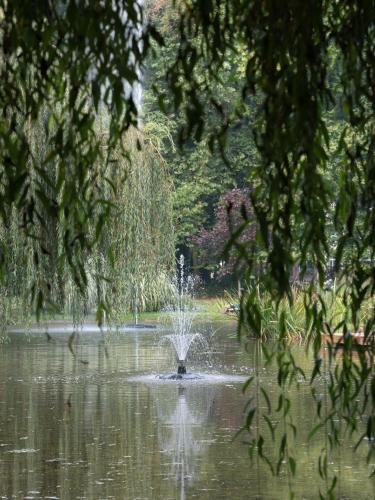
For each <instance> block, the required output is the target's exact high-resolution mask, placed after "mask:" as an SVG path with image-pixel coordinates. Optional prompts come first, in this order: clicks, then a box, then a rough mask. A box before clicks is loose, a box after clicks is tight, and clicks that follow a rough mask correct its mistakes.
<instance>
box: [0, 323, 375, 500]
mask: <svg viewBox="0 0 375 500" xmlns="http://www.w3.org/2000/svg"><path fill="white" fill-rule="evenodd" d="M200 331H201V332H204V334H206V335H207V336H208V337H212V338H210V344H211V346H212V351H213V352H212V356H211V367H210V366H204V365H203V366H202V365H200V367H199V369H200V370H201V371H205V372H209V373H211V374H214V375H215V376H212V377H207V379H203V380H199V381H198V382H197V381H195V382H188V381H187V382H183V381H182V382H181V381H174V382H173V383H171V382H170V381H168V382H166V383H163V382H158V383H154V380H155V378H154V376H153V375H154V374H156V373H158V372H168V371H171V370H173V366H171V355H170V353H169V352H167V351H168V349H166V347H165V346H164V347H162V348H161V349H160V348H158V344H159V340H160V338H161V337H162V336H163V335H165V334H166V333H168V332H166V331H165V327H164V329H163V328H157V329H156V330H147V331H141V330H140V331H129V332H116V333H113V334H111V333H107V334H105V335H103V334H100V333H97V332H95V331H91V332H89V331H88V332H83V333H81V334H80V335H79V338H78V341H77V344H76V345H75V353H76V356H75V357H74V356H73V355H72V353H71V352H70V351H69V349H68V345H67V344H68V338H69V334H68V333H66V332H65V333H64V332H60V333H59V332H58V329H57V330H56V331H55V330H54V331H52V332H51V338H52V340H51V341H49V342H47V340H46V336H45V335H44V334H42V333H38V332H34V333H32V334H30V335H26V334H23V333H13V334H10V335H9V342H8V343H6V344H3V345H1V346H0V394H1V398H0V497H1V498H51V499H52V498H61V499H75V498H77V499H78V498H81V499H82V498H88V499H92V498H98V499H110V498H115V499H123V498H124V499H132V500H133V499H142V500H143V499H184V498H186V499H189V498H199V499H227V498H233V499H248V498H259V499H260V498H262V499H284V498H288V497H289V487H288V477H287V475H286V473H285V472H282V473H281V475H280V477H273V476H272V475H271V473H270V471H269V469H268V467H267V466H266V465H265V464H264V463H263V462H260V461H259V460H257V459H254V461H253V462H251V461H250V460H249V456H248V448H247V446H246V444H245V443H244V441H246V435H245V434H243V435H241V436H240V437H238V438H237V439H233V438H234V436H235V434H236V432H237V431H238V430H239V429H240V427H241V425H242V424H243V418H244V412H243V410H244V405H245V403H246V400H247V397H245V396H244V395H243V394H242V390H241V387H242V382H241V377H244V376H249V375H252V374H254V373H255V372H256V371H257V370H258V368H259V367H258V363H257V359H259V351H258V349H257V347H256V344H250V346H249V348H248V352H246V351H245V349H244V348H243V346H241V345H239V343H238V342H237V339H236V333H235V332H236V327H235V324H234V323H232V322H230V321H229V322H226V323H223V324H217V325H211V326H207V325H203V326H201V327H200ZM213 332H215V333H214V335H213V336H212V333H213ZM295 349H296V356H297V357H298V360H299V362H300V363H301V365H303V366H304V367H305V368H306V367H308V365H309V361H308V359H307V358H306V356H305V353H304V350H303V349H302V348H299V347H296V348H295ZM200 362H201V361H200ZM189 368H190V369H194V366H190V367H189ZM197 369H198V368H197ZM259 370H260V371H259V377H260V379H261V381H262V384H263V385H264V386H266V387H267V389H268V390H269V391H270V394H271V401H273V399H275V400H276V397H277V387H276V386H275V372H274V369H273V368H267V369H259ZM216 375H220V377H219V376H216ZM322 387H323V385H322ZM322 390H323V389H322ZM290 396H291V397H292V399H293V400H294V410H293V411H294V418H295V420H296V421H298V425H299V428H301V429H302V434H301V438H300V439H299V441H298V442H296V445H295V449H294V450H293V451H294V456H295V457H296V460H297V476H296V478H295V479H293V480H292V483H293V491H294V492H295V494H296V498H298V499H300V498H306V499H310V498H311V499H313V498H317V497H318V491H319V488H321V490H322V491H324V483H323V481H322V480H321V479H320V478H319V475H318V473H317V457H318V455H319V453H320V451H321V448H322V447H323V446H324V436H322V435H319V433H318V434H317V435H315V436H314V438H313V440H312V441H311V442H309V443H308V442H307V434H308V432H309V431H310V430H311V428H312V427H313V425H314V418H315V417H314V411H315V410H314V408H313V406H312V402H311V398H310V396H309V389H308V387H307V386H305V385H304V384H301V386H300V387H299V389H297V388H292V389H291V394H290ZM261 404H262V405H263V404H265V403H264V402H262V403H261ZM263 430H264V429H263ZM269 446H270V447H272V445H271V444H269ZM366 453H367V450H366V446H364V447H362V448H360V449H359V450H358V451H357V452H356V453H355V454H354V452H353V443H352V442H349V441H348V445H347V446H342V447H341V450H340V453H337V454H336V455H333V456H331V457H330V462H331V465H330V467H331V469H332V471H334V472H335V473H336V474H337V475H338V478H339V480H338V484H337V486H336V490H335V497H337V498H361V499H367V498H368V499H372V498H374V497H375V487H374V482H373V479H369V473H370V472H371V469H370V467H369V465H367V464H366V461H365V456H366Z"/></svg>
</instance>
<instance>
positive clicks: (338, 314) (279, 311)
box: [3, 287, 375, 342]
mask: <svg viewBox="0 0 375 500" xmlns="http://www.w3.org/2000/svg"><path fill="white" fill-rule="evenodd" d="M292 290H293V297H292V298H293V301H292V303H291V304H290V303H288V300H287V299H283V300H282V301H281V302H280V304H279V306H278V307H277V305H276V302H275V300H274V299H273V298H272V297H271V296H270V294H269V293H265V292H261V291H260V290H259V288H257V289H255V290H253V291H252V292H250V291H249V292H248V293H252V295H251V300H252V301H253V303H254V305H257V306H258V307H259V308H260V310H261V311H262V317H261V318H260V322H261V329H260V331H261V337H262V338H263V339H266V340H267V339H269V340H271V339H273V338H277V336H278V334H279V325H280V319H281V318H282V320H283V321H284V324H285V328H286V330H285V338H286V340H288V341H298V342H303V341H305V340H308V339H309V330H310V329H309V324H308V320H307V319H306V316H305V308H304V300H305V294H304V293H303V292H301V291H300V290H299V289H298V288H297V287H293V289H292ZM245 295H246V292H245ZM320 296H321V297H322V296H324V297H323V298H324V301H325V304H327V318H328V321H327V322H326V324H325V325H324V331H323V332H322V333H323V334H324V335H325V337H326V340H327V339H328V338H329V336H330V335H329V332H331V333H332V334H333V337H332V338H333V339H338V337H339V336H340V335H342V333H343V332H342V331H341V330H340V324H341V323H342V322H343V320H344V319H346V320H348V318H350V316H349V315H350V311H349V309H348V307H347V306H346V305H345V299H344V296H343V293H341V292H336V291H335V290H329V291H323V292H322V293H321V294H320ZM239 303H240V300H239V298H238V295H237V294H236V293H231V292H228V291H225V290H224V291H223V293H222V294H221V295H216V296H213V297H209V296H202V297H199V298H195V299H193V301H192V310H193V311H194V313H195V316H194V320H195V321H199V322H205V321H228V322H230V321H231V322H233V323H234V322H236V323H237V320H238V318H239V315H240V312H239V311H235V312H229V313H228V312H227V310H228V306H229V305H230V304H232V305H237V304H239ZM374 305H375V299H369V300H367V301H366V302H365V303H364V304H363V307H362V309H361V313H360V325H363V324H365V322H366V319H367V318H368V317H369V316H370V315H371V314H373V310H374ZM248 307H249V306H248V304H247V306H246V307H244V308H243V312H242V314H244V315H245V316H246V315H247V314H249V310H248ZM317 307H318V308H319V307H320V306H319V301H318V299H317ZM168 315H169V311H168V310H160V311H149V312H139V314H138V323H145V324H156V325H157V324H163V323H165V321H166V320H167V318H168ZM72 322H73V324H74V323H76V324H77V325H80V324H97V321H96V318H95V315H94V314H88V315H86V316H85V317H84V318H80V319H79V320H77V321H75V319H74V317H73V316H72V315H68V314H44V315H42V316H41V318H40V321H39V323H38V322H35V320H34V318H32V317H30V318H23V320H22V321H21V322H13V323H12V324H11V325H8V328H7V330H12V329H15V328H19V327H22V326H26V329H29V328H33V327H36V326H39V327H40V326H43V325H45V326H58V325H65V324H66V325H68V324H72ZM133 323H134V314H133V313H132V312H127V313H125V314H122V315H121V316H119V317H118V321H116V322H112V324H113V325H115V324H117V325H125V324H127V325H129V324H133ZM108 324H111V323H110V322H109V323H108ZM350 333H351V334H353V333H357V334H358V333H360V334H363V329H362V328H361V327H360V328H359V330H357V331H356V332H354V331H353V332H350ZM3 334H6V331H5V332H3ZM246 334H247V336H248V338H251V337H255V336H254V335H253V332H252V331H251V328H248V330H247V331H246ZM362 336H363V335H362Z"/></svg>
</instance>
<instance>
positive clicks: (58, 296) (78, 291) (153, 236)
mask: <svg viewBox="0 0 375 500" xmlns="http://www.w3.org/2000/svg"><path fill="white" fill-rule="evenodd" d="M96 121H97V124H96V128H95V134H97V136H98V137H99V138H100V139H101V146H100V147H101V148H102V149H105V148H106V147H107V146H106V136H107V135H108V128H107V127H105V126H103V123H106V124H107V123H108V115H107V113H105V112H104V110H103V109H102V110H101V112H100V113H99V115H98V117H97V119H96ZM19 126H20V127H24V133H25V135H26V136H27V138H28V144H29V146H30V152H31V154H32V156H33V164H32V166H30V167H29V168H30V170H29V180H30V184H29V187H28V194H29V195H30V196H32V197H33V199H34V200H35V207H34V208H33V214H34V217H35V220H33V225H32V233H27V234H25V232H24V228H23V226H22V223H20V219H19V214H18V213H17V210H16V208H15V207H14V208H13V210H12V211H11V213H9V216H8V217H7V223H6V224H4V223H3V224H2V225H1V228H0V230H1V233H0V245H1V247H2V249H3V259H4V274H3V280H2V282H1V292H2V293H1V295H0V304H1V306H0V307H1V315H2V326H3V328H5V327H6V326H7V324H9V322H12V321H13V322H14V321H17V322H20V321H21V322H25V321H27V320H29V319H30V318H31V316H32V314H33V312H34V311H35V308H36V307H40V306H41V305H43V307H44V308H45V309H46V310H49V311H50V312H60V313H62V312H65V313H67V314H69V315H72V316H73V319H74V320H75V321H80V320H82V319H83V318H84V317H85V316H86V315H88V314H89V313H92V312H95V311H96V312H97V317H98V320H100V321H103V319H104V316H106V319H107V320H108V321H110V320H113V321H115V320H117V321H119V320H120V319H121V317H122V316H123V315H124V314H125V313H127V312H129V311H134V310H136V311H144V310H155V309H158V308H160V307H161V306H162V305H163V304H165V303H166V302H167V301H168V300H169V298H170V296H171V292H172V290H171V285H170V283H171V273H172V270H173V267H174V238H173V227H172V216H171V182H170V176H169V173H168V172H167V170H166V167H165V165H164V163H163V160H162V158H161V157H160V155H159V153H158V152H157V150H156V149H155V148H154V147H153V146H152V138H151V137H149V138H148V137H147V135H145V134H144V133H142V132H140V131H137V130H135V129H132V130H128V131H127V132H125V133H124V134H123V138H122V143H121V144H120V145H119V147H118V148H116V149H114V150H113V151H112V153H111V157H110V158H109V159H108V162H107V163H104V164H100V163H99V160H96V163H97V165H96V164H95V165H94V166H93V168H92V169H91V170H90V172H89V175H88V176H87V179H86V180H85V182H86V183H87V186H88V189H89V186H90V185H91V184H92V183H98V184H106V187H105V188H104V189H103V199H102V200H101V202H100V203H99V210H100V211H99V213H98V214H97V217H98V219H97V224H93V221H92V220H91V219H90V220H89V221H88V235H89V237H90V238H91V241H92V242H93V246H92V248H91V250H90V251H86V253H85V261H86V262H85V267H84V268H83V267H81V266H78V272H79V274H75V273H76V272H77V271H76V267H75V266H72V265H70V262H69V259H70V258H72V257H71V256H69V255H68V256H66V255H65V254H64V237H66V233H65V231H64V228H65V226H66V220H65V217H64V213H61V214H60V215H59V217H57V218H55V217H53V216H49V215H48V213H47V214H44V212H43V211H44V209H45V204H47V202H48V200H49V199H50V197H51V195H52V194H53V188H54V186H55V183H56V181H57V178H58V176H59V166H58V164H57V163H56V162H55V161H53V158H52V159H51V161H48V162H46V161H45V159H46V158H48V157H49V152H50V147H49V141H50V137H49V128H54V127H55V124H54V122H53V120H52V121H51V115H50V114H49V113H48V111H47V110H46V109H44V110H43V112H41V113H40V114H39V116H38V119H37V120H35V121H31V120H29V121H27V122H26V123H22V120H21V121H20V123H19ZM65 196H66V197H67V198H66V200H65V203H69V193H65ZM58 201H59V202H60V203H61V202H62V200H60V199H59V200H58ZM97 210H98V207H97ZM109 211H110V215H109ZM102 225H103V227H102ZM94 243H95V244H94ZM40 249H41V250H42V251H41V252H39V250H40ZM37 301H43V304H39V305H38V304H37Z"/></svg>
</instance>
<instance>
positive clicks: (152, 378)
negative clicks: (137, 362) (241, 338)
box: [128, 255, 246, 385]
mask: <svg viewBox="0 0 375 500" xmlns="http://www.w3.org/2000/svg"><path fill="white" fill-rule="evenodd" d="M178 267H179V272H178V273H177V278H176V281H175V289H176V297H175V301H174V303H173V305H171V306H170V307H169V308H168V310H167V311H168V313H169V314H168V319H169V320H168V326H167V327H168V329H170V330H172V333H168V334H166V335H164V336H163V337H162V338H161V339H160V340H159V343H158V347H159V353H158V356H157V359H159V360H164V361H166V356H165V354H166V351H167V350H168V351H169V352H170V355H173V358H174V361H173V362H174V363H175V366H176V369H175V371H173V372H172V373H171V372H169V373H161V374H160V373H158V374H157V375H155V374H143V375H135V376H132V377H130V378H129V379H128V380H130V381H134V382H146V383H159V382H160V383H165V382H171V383H173V382H174V381H178V382H185V381H186V382H189V381H192V382H193V383H195V384H199V385H200V384H203V385H206V384H216V383H218V384H220V383H222V382H244V381H245V380H246V376H244V375H229V374H218V373H215V372H212V371H210V373H202V372H196V371H188V366H189V365H190V366H192V364H193V362H196V361H198V362H199V363H201V362H203V363H204V364H206V365H209V366H210V368H211V367H212V364H211V356H210V348H209V344H208V342H207V338H206V337H207V336H206V335H203V334H202V333H199V332H196V331H194V322H193V320H194V318H195V315H196V311H195V309H194V303H193V300H192V299H193V292H194V285H195V283H194V280H193V278H192V277H191V276H189V275H185V267H184V257H183V255H181V256H180V258H179V260H178Z"/></svg>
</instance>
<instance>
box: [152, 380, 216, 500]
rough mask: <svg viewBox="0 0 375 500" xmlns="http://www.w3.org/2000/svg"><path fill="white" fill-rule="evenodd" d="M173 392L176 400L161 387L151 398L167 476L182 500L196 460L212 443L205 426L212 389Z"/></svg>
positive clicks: (194, 468)
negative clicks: (166, 460)
mask: <svg viewBox="0 0 375 500" xmlns="http://www.w3.org/2000/svg"><path fill="white" fill-rule="evenodd" d="M165 391H168V393H165ZM176 391H177V393H176V399H175V398H174V397H173V398H171V393H170V389H169V388H168V389H166V388H165V387H162V386H159V388H158V390H157V391H156V392H155V391H154V392H153V395H154V397H155V400H156V408H157V413H158V417H159V422H160V425H159V437H160V443H161V445H162V450H163V452H165V453H167V454H168V455H169V456H170V457H171V476H172V477H173V478H174V480H175V482H176V484H177V487H178V491H179V494H178V497H179V499H180V500H184V499H185V498H186V487H187V486H192V484H193V483H194V481H196V479H197V477H196V476H197V472H196V467H195V464H196V463H197V457H198V456H200V455H202V454H204V452H205V450H206V448H207V447H208V446H209V444H210V443H211V442H212V439H211V435H210V433H209V432H208V430H207V428H206V426H205V422H206V420H207V419H208V417H209V415H210V412H211V408H212V403H213V400H214V395H215V391H216V389H215V388H213V387H212V386H206V387H203V386H201V387H200V388H197V387H195V388H194V389H192V387H191V386H186V387H185V386H182V385H179V386H178V388H176ZM167 394H168V396H169V397H168V396H167ZM168 402H173V404H172V405H171V404H168Z"/></svg>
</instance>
